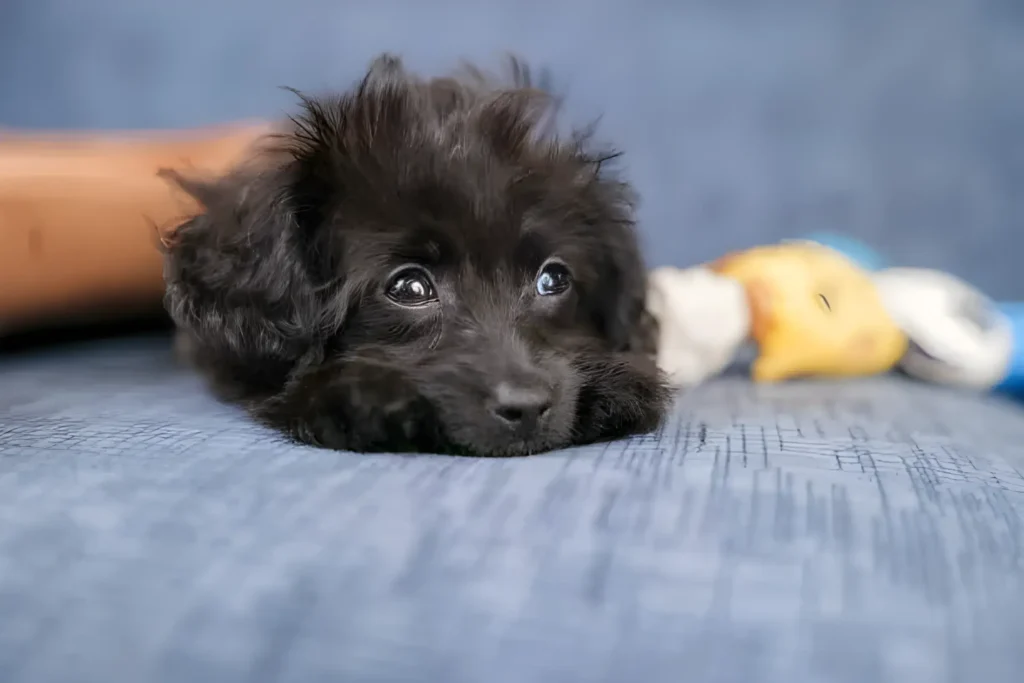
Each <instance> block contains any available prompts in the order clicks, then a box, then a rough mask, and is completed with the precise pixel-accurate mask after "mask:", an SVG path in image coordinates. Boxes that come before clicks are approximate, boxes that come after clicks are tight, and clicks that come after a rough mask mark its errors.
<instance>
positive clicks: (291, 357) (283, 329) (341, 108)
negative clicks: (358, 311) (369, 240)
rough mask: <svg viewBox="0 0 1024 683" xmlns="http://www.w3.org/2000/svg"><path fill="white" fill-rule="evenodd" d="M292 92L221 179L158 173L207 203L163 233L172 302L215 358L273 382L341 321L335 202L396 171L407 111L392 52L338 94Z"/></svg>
mask: <svg viewBox="0 0 1024 683" xmlns="http://www.w3.org/2000/svg"><path fill="white" fill-rule="evenodd" d="M296 94H298V96H299V98H300V100H301V104H302V108H301V111H300V112H299V113H298V114H297V115H296V116H294V117H292V119H291V124H292V125H291V127H290V128H289V129H288V130H286V131H285V132H283V133H280V134H277V135H274V136H272V138H271V140H268V142H271V143H272V144H268V145H267V146H265V147H264V148H263V149H261V150H260V151H259V152H258V153H257V154H256V155H255V156H254V157H253V158H252V159H250V160H248V161H247V162H246V163H245V164H244V165H243V166H240V167H239V168H238V169H236V170H235V171H233V172H232V173H229V174H228V175H227V176H225V177H224V178H222V179H220V180H217V181H215V182H202V181H196V180H187V179H185V178H183V177H182V176H180V175H179V174H176V173H173V172H164V175H165V177H168V178H169V179H171V180H172V181H174V182H176V183H177V184H178V186H179V187H181V188H182V189H184V190H185V191H187V192H188V193H189V194H191V195H192V196H193V197H194V198H195V199H196V200H197V201H198V202H199V203H200V204H201V205H202V207H203V212H202V213H200V214H199V215H197V216H195V217H193V218H191V219H189V220H187V221H186V222H184V223H183V224H182V225H180V226H179V227H178V228H177V229H176V230H175V231H173V232H172V233H171V235H169V236H168V238H167V239H166V240H165V248H166V266H165V279H166V281H167V295H166V301H167V308H168V310H169V311H170V313H171V316H172V317H173V319H174V321H175V322H176V323H177V325H178V326H179V327H181V328H183V329H184V330H186V331H187V332H189V333H190V334H191V336H192V337H193V339H194V341H195V345H196V347H197V348H198V350H199V352H200V353H205V354H207V355H212V356H213V357H214V358H215V362H217V364H218V365H219V367H221V368H223V367H228V366H230V367H233V368H235V369H236V372H243V371H244V372H246V373H249V372H253V371H255V369H257V368H265V369H266V373H267V376H268V380H267V381H268V382H270V381H271V380H270V379H269V378H270V377H274V378H279V375H280V374H281V372H280V371H281V370H283V371H285V372H286V371H287V369H289V368H290V367H291V366H292V365H294V363H296V362H297V361H298V360H299V359H300V358H302V357H303V356H304V355H306V354H308V353H310V352H311V351H314V352H315V351H316V350H317V349H318V348H319V347H322V346H323V344H324V342H325V340H326V339H327V338H328V337H329V336H330V335H332V334H334V333H335V332H337V331H338V330H339V329H340V328H341V326H342V324H343V322H344V317H345V314H346V312H347V309H348V303H347V302H348V301H349V300H350V299H351V298H352V292H350V291H348V290H347V289H346V282H345V278H344V273H345V269H346V267H347V264H346V263H345V257H344V254H345V226H344V225H343V222H342V221H341V219H340V218H339V209H340V207H341V205H342V202H343V201H344V199H345V197H346V196H347V195H348V194H350V193H354V192H360V191H361V190H362V189H363V188H361V187H359V184H360V183H367V182H375V180H376V179H378V178H380V179H385V180H386V179H387V178H388V177H389V174H393V170H392V169H389V168H388V167H387V166H386V164H387V163H388V162H389V161H390V157H391V156H393V155H391V154H389V152H390V151H391V150H393V149H394V145H395V144H396V143H397V142H399V141H398V140H396V136H400V135H404V134H408V133H407V131H408V130H409V129H410V127H409V126H408V125H406V124H407V123H408V122H409V117H410V116H411V112H412V111H413V108H412V107H411V106H410V104H411V103H410V98H411V96H412V95H411V88H410V85H409V79H408V77H407V76H406V75H405V73H404V71H403V69H402V65H401V62H400V61H399V60H398V59H397V58H395V57H393V56H390V55H383V56H381V57H379V58H377V59H376V60H375V61H374V62H373V63H372V65H371V66H370V69H369V70H368V72H367V74H366V76H365V77H364V78H363V79H362V81H361V82H360V83H359V85H358V86H357V87H356V88H355V89H354V90H353V91H351V92H349V93H347V94H345V95H343V96H341V97H332V98H322V99H321V98H314V97H309V96H305V95H302V94H300V93H296ZM274 381H276V379H275V380H274Z"/></svg>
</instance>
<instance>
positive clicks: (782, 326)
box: [649, 241, 907, 386]
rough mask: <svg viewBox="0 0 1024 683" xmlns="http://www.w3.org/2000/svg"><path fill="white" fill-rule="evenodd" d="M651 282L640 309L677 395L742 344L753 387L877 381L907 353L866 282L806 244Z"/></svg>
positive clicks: (831, 253)
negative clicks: (821, 379) (809, 379)
mask: <svg viewBox="0 0 1024 683" xmlns="http://www.w3.org/2000/svg"><path fill="white" fill-rule="evenodd" d="M655 273H656V274H652V277H651V286H650V289H651V291H650V293H649V302H650V303H649V308H650V313H651V314H652V316H653V317H654V318H655V319H656V320H657V321H658V323H659V328H660V338H659V351H658V363H659V365H660V366H661V367H662V368H663V369H665V371H666V372H667V373H668V374H669V375H670V376H671V377H672V378H673V381H675V382H676V384H677V385H679V386H692V385H693V384H696V383H698V382H700V381H703V380H704V379H706V378H707V377H709V376H711V375H713V374H716V373H717V372H720V371H721V369H723V368H724V367H725V366H726V365H728V363H729V362H730V361H731V360H732V358H733V357H734V355H735V354H736V352H737V351H738V350H739V348H740V347H742V345H743V344H744V343H745V342H747V341H751V342H753V343H755V344H756V345H757V356H756V359H755V360H754V363H753V367H752V376H753V378H754V380H756V381H762V382H771V381H779V380H785V379H790V378H794V377H798V376H805V375H816V376H832V377H835V376H854V375H867V374H875V373H879V372H885V371H887V370H889V369H891V368H892V367H893V366H894V365H895V364H896V362H897V361H898V360H899V359H900V358H901V357H902V355H903V353H904V351H905V349H906V346H907V339H906V336H905V335H904V334H903V332H902V331H901V330H900V328H899V327H898V326H897V324H896V322H895V321H894V320H893V319H892V317H891V316H890V315H889V313H888V311H887V310H886V308H885V306H884V304H883V302H882V299H881V296H880V294H879V292H878V290H877V289H876V287H875V285H874V283H873V282H872V280H871V277H870V276H869V274H868V272H867V271H866V270H864V269H863V268H861V267H860V266H858V265H857V264H856V263H854V262H853V261H851V260H850V259H848V258H847V257H846V256H844V255H843V254H842V253H840V252H839V251H837V250H835V249H831V248H828V247H825V246H823V245H820V244H816V243H814V242H810V241H794V242H783V243H779V244H775V245H770V246H762V247H756V248H753V249H748V250H746V251H741V252H736V253H733V254H729V255H728V256H726V257H724V258H722V259H719V260H718V261H716V262H715V263H713V264H709V265H706V266H700V267H697V268H692V269H689V270H674V272H673V270H672V269H669V270H666V269H660V270H659V271H655ZM731 283H738V284H739V285H740V288H741V289H742V291H743V294H744V295H743V296H740V294H739V292H740V290H739V289H737V288H736V287H735V285H733V284H731ZM700 300H703V301H700ZM716 344H717V345H716Z"/></svg>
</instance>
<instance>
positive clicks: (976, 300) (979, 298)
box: [873, 268, 1013, 389]
mask: <svg viewBox="0 0 1024 683" xmlns="http://www.w3.org/2000/svg"><path fill="white" fill-rule="evenodd" d="M873 277H874V279H875V282H876V283H877V285H878V288H879V290H880V292H881V294H882V300H883V301H884V302H885V306H886V307H887V308H888V309H889V313H890V315H892V317H893V319H894V320H895V321H896V324H897V325H899V326H900V327H901V328H902V329H903V331H904V332H905V333H906V335H907V337H909V339H910V348H909V349H908V351H907V353H906V355H904V357H903V359H902V360H901V361H900V367H901V368H902V369H903V370H904V371H905V372H907V373H908V374H910V375H913V376H915V377H917V378H919V379H923V380H927V381H930V382H939V383H943V384H949V385H954V386H961V387H971V388H976V389H989V388H991V387H993V386H995V385H996V384H998V383H999V382H1000V381H1001V380H1002V379H1003V377H1004V376H1005V375H1006V372H1007V369H1008V367H1009V364H1010V359H1011V354H1012V352H1013V330H1012V327H1011V323H1010V321H1009V320H1008V319H1007V318H1006V316H1004V315H1003V314H1002V313H1000V312H999V311H998V310H997V309H996V308H995V306H994V305H993V304H992V302H991V301H990V300H989V299H988V297H986V296H985V295H984V294H982V293H981V292H979V291H978V290H977V289H975V288H974V287H971V286H970V285H968V284H967V283H966V282H964V281H963V280H960V279H959V278H957V277H955V276H953V275H949V274H948V273H943V272H941V271H938V270H929V269H925V268H888V269H885V270H881V271H878V272H876V273H874V275H873Z"/></svg>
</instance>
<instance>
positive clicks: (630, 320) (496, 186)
mask: <svg viewBox="0 0 1024 683" xmlns="http://www.w3.org/2000/svg"><path fill="white" fill-rule="evenodd" d="M512 67H513V68H512V75H511V78H510V79H508V80H505V81H501V80H496V79H492V78H491V77H489V76H486V75H484V74H483V73H482V72H481V71H479V70H477V69H474V68H467V69H466V70H465V72H463V73H460V74H457V75H455V76H452V77H446V78H437V79H432V80H423V79H419V78H417V77H415V76H412V75H410V74H409V73H407V72H406V71H405V70H404V68H403V66H402V63H401V62H400V60H398V59H397V58H395V57H392V56H389V55H384V56H381V57H379V58H378V59H377V60H375V61H374V63H373V64H372V65H371V67H370V69H369V71H368V73H367V74H366V76H365V78H363V80H362V81H361V82H360V83H359V84H358V85H357V86H355V87H354V88H353V89H352V90H351V91H349V92H347V93H345V94H343V95H340V96H334V97H327V98H311V97H306V96H303V95H299V97H300V98H301V100H302V104H303V108H302V111H301V114H299V115H297V116H296V117H294V118H293V119H292V120H291V123H290V125H289V127H288V128H287V129H286V130H285V131H284V132H282V133H281V134H280V135H276V136H274V137H273V138H272V139H271V140H270V142H271V143H272V144H269V145H266V146H264V147H263V149H261V150H260V151H259V152H258V153H256V154H255V155H253V157H252V159H251V160H249V161H248V162H247V163H245V164H243V165H241V166H239V167H238V168H237V169H235V170H234V171H232V172H231V173H229V174H227V175H226V176H225V177H223V178H220V179H218V180H215V181H198V180H194V179H187V178H184V177H182V176H180V175H178V174H176V173H173V172H166V174H167V175H168V176H170V177H172V178H173V179H174V180H175V181H176V182H177V183H178V184H179V185H180V186H181V187H183V188H184V189H186V190H187V191H188V192H189V193H190V194H191V195H192V196H194V197H195V198H196V199H197V200H198V201H199V203H200V204H201V206H202V207H203V211H202V213H200V214H199V215H197V216H194V217H192V218H190V219H189V220H187V221H185V222H184V223H183V224H181V225H180V226H178V227H177V228H176V229H175V230H174V231H172V233H171V234H170V235H168V237H167V239H166V240H165V247H166V280H167V306H168V309H169V311H170V313H171V316H172V317H173V319H174V321H175V322H176V324H177V325H178V327H179V329H180V331H181V332H182V333H183V334H185V335H186V341H187V342H188V343H187V346H188V348H189V349H190V352H191V356H192V358H193V360H194V361H195V362H196V363H197V364H198V365H199V366H200V367H201V368H202V369H203V370H204V371H205V372H206V373H207V374H208V375H209V376H210V378H211V379H212V380H213V381H214V384H215V386H217V387H219V388H220V389H222V390H223V391H224V392H226V394H227V395H228V396H230V398H232V399H234V400H237V401H239V402H241V403H242V404H244V405H245V406H246V407H247V408H248V410H249V411H250V412H251V413H252V414H253V415H255V416H256V417H257V418H258V419H260V420H261V421H263V422H265V423H267V424H270V425H272V426H274V427H276V428H278V429H280V430H283V431H285V432H287V433H289V434H291V435H292V436H294V437H296V438H297V439H299V440H301V441H303V442H307V443H311V444H317V445H321V446H326V447H331V448H338V449H351V450H357V451H408V450H417V451H431V452H454V453H468V454H477V455H492V456H503V455H525V454H529V453H535V452H538V451H542V450H547V449H551V448H556V447H561V446H566V445H569V444H572V443H585V442H592V441H597V440H605V439H611V438H616V437H621V436H624V435H628V434H631V433H636V432H643V431H649V430H653V429H655V428H657V427H658V425H659V423H660V421H661V420H662V418H663V415H664V413H665V410H666V407H667V404H668V402H669V400H670V394H669V392H668V390H667V389H666V386H665V384H664V382H663V378H662V376H661V375H660V374H659V372H658V370H657V369H656V367H655V365H654V363H653V361H652V360H651V358H650V355H649V352H650V350H651V344H652V343H653V340H652V339H651V334H650V330H649V329H648V327H647V326H646V325H645V324H644V321H643V320H642V317H643V308H644V293H645V266H644V263H643V261H642V259H641V255H640V249H639V247H638V243H637V238H636V235H635V233H634V219H633V193H632V192H631V190H630V187H629V186H628V185H627V184H626V183H624V182H623V181H621V180H620V179H618V178H617V177H616V176H615V175H614V174H613V173H612V172H611V171H610V170H609V168H608V164H607V163H606V162H608V161H609V160H610V159H612V158H613V157H614V156H615V155H613V154H610V153H608V152H605V151H599V150H595V149H592V148H591V143H590V139H591V137H590V135H589V134H588V133H587V132H586V131H584V132H582V133H576V134H574V135H571V136H567V137H559V136H557V135H555V134H554V133H553V132H552V131H551V129H550V125H549V124H550V122H551V121H552V119H551V116H550V115H551V114H552V112H553V111H554V109H555V108H556V106H555V105H556V104H557V103H556V102H555V100H554V98H553V97H552V96H551V95H550V94H549V93H548V92H547V91H546V90H545V89H544V88H541V87H538V85H537V84H536V83H535V82H534V81H533V79H531V76H530V73H529V71H528V70H527V69H526V68H525V67H524V66H523V65H522V64H521V63H519V62H517V61H515V60H513V64H512Z"/></svg>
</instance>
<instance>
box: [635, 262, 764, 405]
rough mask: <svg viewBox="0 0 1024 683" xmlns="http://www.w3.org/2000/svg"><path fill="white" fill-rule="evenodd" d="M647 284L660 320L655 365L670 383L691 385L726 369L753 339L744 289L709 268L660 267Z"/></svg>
mask: <svg viewBox="0 0 1024 683" xmlns="http://www.w3.org/2000/svg"><path fill="white" fill-rule="evenodd" d="M647 282H648V286H647V310H648V312H649V313H650V314H651V315H652V317H653V318H654V319H655V320H657V322H658V343H657V349H658V350H657V363H658V366H659V367H661V369H662V370H663V371H664V372H665V373H666V374H667V375H668V377H669V380H670V381H671V382H672V383H673V384H674V385H676V386H680V387H689V386H694V385H696V384H700V383H701V382H703V381H704V380H705V379H707V378H708V377H711V376H712V375H716V374H718V373H720V372H721V371H722V370H724V369H725V368H726V367H727V366H728V365H729V363H731V362H732V360H733V358H734V357H735V356H736V354H737V352H738V351H739V349H740V347H742V346H743V344H745V343H746V341H747V339H748V338H749V337H750V306H749V305H748V303H747V291H746V289H745V288H744V287H743V285H742V284H741V283H740V282H739V281H738V280H735V279H733V278H729V277H726V276H724V275H719V274H717V273H715V272H714V271H713V270H712V269H711V268H708V267H707V266H697V267H694V268H671V267H664V268H657V269H655V270H653V271H652V272H651V273H650V275H649V277H648V281H647Z"/></svg>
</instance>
